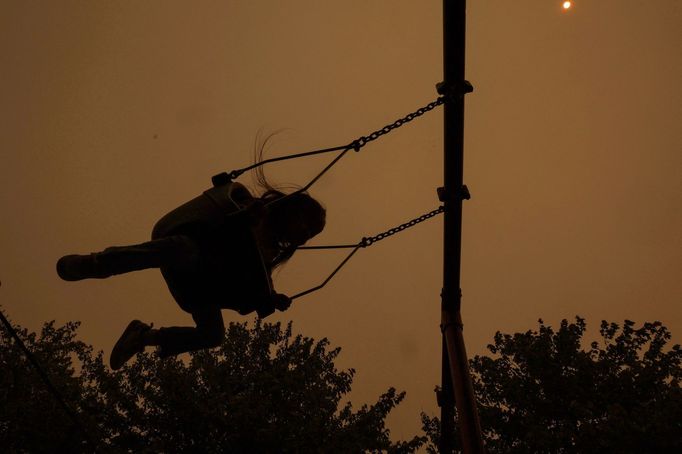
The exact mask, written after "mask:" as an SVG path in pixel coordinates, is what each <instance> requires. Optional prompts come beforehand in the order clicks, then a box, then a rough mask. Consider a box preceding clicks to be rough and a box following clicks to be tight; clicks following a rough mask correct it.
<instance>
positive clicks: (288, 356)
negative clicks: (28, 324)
mask: <svg viewBox="0 0 682 454" xmlns="http://www.w3.org/2000/svg"><path fill="white" fill-rule="evenodd" d="M77 328H78V323H75V322H71V323H67V324H66V325H64V326H61V327H57V326H55V323H54V322H50V323H46V324H45V325H44V326H43V329H42V331H41V333H40V335H36V334H35V333H30V332H28V331H27V330H26V329H19V330H18V331H19V334H20V336H21V337H22V339H24V340H25V343H26V344H27V346H28V347H29V349H30V350H31V351H33V352H35V355H36V357H37V358H38V359H39V361H40V362H41V364H42V365H43V367H44V368H45V370H46V372H47V373H48V374H49V376H50V378H51V379H52V381H53V382H54V384H55V386H56V387H57V388H58V389H59V390H60V392H61V393H62V394H63V396H64V398H65V400H66V401H67V402H69V403H70V404H71V406H72V407H73V408H74V409H75V410H76V411H77V412H78V414H79V419H80V421H81V425H82V426H83V427H84V428H85V429H86V430H87V431H88V433H89V434H90V436H91V438H93V439H96V440H98V442H99V443H100V447H99V448H100V450H102V451H107V452H108V451H112V452H209V453H210V452H237V453H238V452H363V451H379V450H383V451H387V452H412V451H414V450H416V449H417V448H418V447H420V446H421V445H422V444H423V443H424V441H425V439H424V438H420V437H415V438H414V439H412V440H411V441H409V442H398V443H393V442H391V440H390V438H389V435H390V434H389V431H388V429H387V428H386V427H385V418H386V416H387V415H388V413H389V412H390V411H391V410H392V409H393V408H394V407H395V406H396V405H398V404H399V403H400V402H401V401H402V399H403V398H404V395H405V394H404V393H398V392H396V390H395V389H393V388H390V389H389V390H388V391H387V392H386V393H384V394H383V395H381V396H380V397H379V399H378V401H377V402H376V403H375V404H374V405H364V406H362V407H361V408H360V409H357V410H354V409H353V407H352V406H351V404H350V403H346V404H345V405H340V402H341V400H342V398H343V397H344V396H345V395H346V394H347V393H348V392H349V391H350V389H351V383H352V380H353V375H354V370H353V369H350V370H346V371H339V370H337V369H336V368H335V366H334V360H335V358H336V357H337V355H338V354H339V351H340V349H339V348H336V349H330V348H329V342H328V341H327V340H326V339H322V340H321V341H318V342H315V341H313V340H312V339H310V338H307V337H304V336H300V335H299V336H294V335H293V334H292V332H291V324H289V325H288V326H287V327H286V329H282V327H281V326H280V324H268V323H260V322H256V323H255V324H254V326H253V327H251V328H249V327H248V326H247V324H246V323H243V324H231V325H230V326H229V328H228V333H227V335H226V337H225V340H224V342H223V344H222V345H221V346H220V347H219V348H217V349H214V350H204V351H200V352H197V353H194V354H192V355H190V356H189V359H188V360H187V361H182V360H180V359H177V358H174V359H165V360H160V359H158V358H157V357H156V355H155V354H154V353H151V352H149V353H144V354H141V355H138V357H137V360H136V361H134V362H132V363H131V364H130V365H127V366H124V368H123V369H121V370H120V371H118V372H112V371H111V370H110V369H109V368H108V367H106V366H105V365H104V362H103V355H102V352H99V353H96V354H95V353H94V352H93V349H92V347H90V346H88V345H87V344H85V343H83V342H81V341H79V340H76V331H77ZM0 446H2V447H3V452H88V451H92V447H91V446H88V445H87V444H84V442H83V437H82V436H81V434H80V433H79V431H78V430H77V429H76V428H74V427H73V425H72V424H71V422H70V421H69V419H68V418H66V416H65V414H64V412H63V410H62V409H61V408H59V407H58V405H57V404H56V402H55V399H54V398H53V396H52V395H50V394H49V393H48V392H47V390H46V389H45V386H44V385H43V383H42V382H41V381H40V380H39V378H38V376H37V374H36V373H35V371H34V370H32V368H31V365H30V364H29V363H28V362H27V361H26V359H25V358H24V357H23V355H22V353H21V352H20V351H19V349H18V348H17V347H16V346H15V345H14V343H13V341H12V340H11V339H10V338H9V337H8V336H7V334H6V333H5V332H4V331H3V332H2V335H0Z"/></svg>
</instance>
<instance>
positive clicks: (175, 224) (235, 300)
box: [152, 177, 273, 315]
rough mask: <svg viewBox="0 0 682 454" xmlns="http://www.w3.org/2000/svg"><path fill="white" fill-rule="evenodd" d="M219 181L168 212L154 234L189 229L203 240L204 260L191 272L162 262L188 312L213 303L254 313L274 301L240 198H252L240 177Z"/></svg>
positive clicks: (192, 235) (181, 232) (188, 232)
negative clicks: (166, 266)
mask: <svg viewBox="0 0 682 454" xmlns="http://www.w3.org/2000/svg"><path fill="white" fill-rule="evenodd" d="M213 182H214V187H212V188H211V189H208V190H206V191H204V192H203V193H202V194H201V195H199V196H198V197H195V198H194V199H192V200H190V201H189V202H187V203H185V204H183V205H181V206H179V207H178V208H176V209H174V210H172V211H171V212H169V213H168V214H166V215H165V216H163V217H162V218H161V219H160V220H159V221H158V222H157V223H156V225H155V226H154V229H153V230H152V239H158V238H164V237H168V236H172V235H187V236H189V237H190V238H192V239H194V240H195V241H197V243H198V244H199V246H200V259H199V262H200V265H199V269H198V270H197V271H196V272H193V273H188V272H186V271H179V270H175V269H172V268H162V269H161V273H162V274H163V277H164V279H165V280H166V284H167V285H168V288H169V290H170V291H171V293H172V294H173V296H174V297H175V299H176V301H177V302H178V304H179V305H180V307H182V309H183V310H185V311H187V312H190V313H191V312H193V309H194V308H196V307H197V305H202V304H210V305H214V306H218V307H221V308H224V309H233V310H236V311H237V312H239V313H240V314H243V315H245V314H248V313H251V312H253V311H254V310H259V309H261V308H264V307H266V306H267V305H271V303H270V297H271V295H272V294H273V290H272V282H271V279H270V273H269V270H268V269H267V267H266V266H265V263H264V261H263V257H262V255H261V252H260V249H259V247H258V244H257V242H256V239H255V236H254V234H253V231H252V228H251V219H250V216H249V215H248V214H247V213H246V212H244V211H243V210H242V209H241V208H240V206H239V204H238V203H237V200H248V199H249V198H251V195H250V193H249V192H248V190H247V189H246V188H245V187H244V186H242V185H241V184H239V183H234V182H232V181H229V180H228V181H225V180H221V179H219V178H215V177H214V179H213Z"/></svg>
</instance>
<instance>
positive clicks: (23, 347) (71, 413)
mask: <svg viewBox="0 0 682 454" xmlns="http://www.w3.org/2000/svg"><path fill="white" fill-rule="evenodd" d="M0 319H1V320H2V323H3V324H4V325H5V329H6V330H7V332H9V334H10V335H11V336H12V337H13V338H14V341H15V342H16V343H17V345H19V347H20V348H21V350H22V351H23V352H24V355H25V356H26V358H28V360H29V361H30V363H31V364H33V367H34V368H35V369H36V371H38V375H40V378H41V379H42V380H43V382H44V383H45V386H46V387H47V389H48V390H49V391H50V393H52V395H53V396H54V397H55V399H57V402H58V403H59V405H60V406H61V407H62V409H63V410H64V411H65V412H66V414H67V415H68V417H69V419H71V422H72V423H73V424H74V425H75V426H76V427H77V428H78V430H80V431H81V434H82V435H83V438H84V439H85V441H87V442H88V443H89V444H90V446H92V447H93V448H95V449H96V448H97V444H96V443H95V442H94V441H93V440H92V439H91V438H90V435H89V434H88V432H87V431H86V430H85V428H84V427H83V426H82V425H81V423H80V421H79V420H78V417H77V416H76V413H75V412H74V411H73V410H72V409H71V407H69V406H68V404H67V403H66V401H65V400H64V398H63V397H62V395H61V394H60V393H59V391H58V390H57V388H55V387H54V385H53V384H52V382H51V381H50V379H49V378H48V376H47V374H46V373H45V371H44V370H43V368H42V367H40V364H39V363H38V360H37V359H36V358H35V356H33V354H32V353H31V351H30V350H29V349H28V348H27V347H26V345H25V344H24V342H23V341H22V340H21V338H20V337H19V335H18V334H17V332H16V331H15V330H14V327H13V326H12V324H11V323H10V322H9V320H7V318H6V317H5V314H4V313H3V312H2V310H0Z"/></svg>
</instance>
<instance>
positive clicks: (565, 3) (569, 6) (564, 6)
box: [561, 0, 573, 10]
mask: <svg viewBox="0 0 682 454" xmlns="http://www.w3.org/2000/svg"><path fill="white" fill-rule="evenodd" d="M561 6H563V8H564V9H565V10H568V9H570V8H571V6H573V2H570V1H568V0H566V1H565V2H564V3H563V4H562V5H561Z"/></svg>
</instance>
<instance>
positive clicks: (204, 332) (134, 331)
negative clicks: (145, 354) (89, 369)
mask: <svg viewBox="0 0 682 454" xmlns="http://www.w3.org/2000/svg"><path fill="white" fill-rule="evenodd" d="M192 318H193V319H194V321H195V322H196V324H197V326H196V328H193V327H189V326H186V327H179V326H174V327H170V328H161V329H153V328H152V327H151V326H149V325H147V324H145V323H142V322H141V321H139V320H133V321H132V322H130V324H129V325H128V327H127V328H126V330H125V331H124V332H123V334H122V335H121V338H120V339H119V340H118V342H116V345H115V346H114V348H113V349H112V351H111V356H110V358H109V364H110V365H111V368H112V369H114V370H117V369H120V368H121V367H122V366H123V365H124V364H125V363H126V362H128V360H129V359H130V358H132V357H133V356H135V354H137V353H140V352H142V351H144V348H145V347H147V346H159V347H161V348H160V350H159V356H160V357H161V358H167V357H169V356H174V355H179V354H180V353H185V352H189V351H194V350H202V349H204V348H211V347H217V346H218V345H220V343H221V342H222V341H223V338H224V337H225V325H224V323H223V316H222V314H221V312H220V308H219V307H217V306H213V307H210V306H209V307H206V308H202V309H199V310H197V311H195V312H194V313H192Z"/></svg>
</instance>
